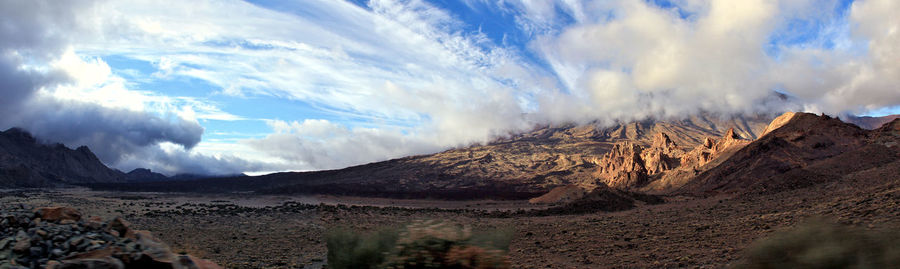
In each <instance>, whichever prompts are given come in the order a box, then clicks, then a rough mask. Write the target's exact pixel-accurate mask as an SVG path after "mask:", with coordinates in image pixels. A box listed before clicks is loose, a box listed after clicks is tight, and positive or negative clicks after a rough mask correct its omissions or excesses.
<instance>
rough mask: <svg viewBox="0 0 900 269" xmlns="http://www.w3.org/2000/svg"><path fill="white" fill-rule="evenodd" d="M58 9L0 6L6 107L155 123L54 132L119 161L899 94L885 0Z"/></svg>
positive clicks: (359, 146) (340, 150)
mask: <svg viewBox="0 0 900 269" xmlns="http://www.w3.org/2000/svg"><path fill="white" fill-rule="evenodd" d="M67 4H69V5H72V6H73V7H77V8H69V9H66V8H63V9H56V8H55V7H52V5H51V4H50V3H49V2H43V1H33V2H14V3H4V4H3V5H4V9H3V10H4V11H8V10H16V9H20V10H23V11H21V12H6V13H10V14H5V13H4V15H9V16H8V17H5V18H6V20H7V21H10V22H11V23H12V25H16V26H17V27H13V28H4V29H6V30H4V31H7V32H2V33H3V35H4V36H9V37H11V38H9V39H3V40H0V45H2V48H4V53H5V55H4V57H6V58H4V59H5V60H4V62H3V63H4V64H5V65H0V71H2V72H0V73H2V75H4V76H5V77H8V78H9V79H7V80H4V81H2V82H0V83H5V85H8V87H11V88H22V89H26V88H27V89H31V90H29V91H27V92H25V93H24V94H23V92H12V91H11V92H9V96H12V97H14V98H13V99H5V100H0V104H4V105H6V106H5V107H6V108H7V109H9V110H11V111H19V110H17V109H19V108H12V107H21V104H24V103H25V102H24V101H23V100H26V99H29V100H30V99H31V98H32V97H33V96H39V97H35V98H42V100H52V101H53V102H55V103H76V102H78V103H79V104H82V105H81V106H84V107H87V106H89V107H91V108H96V109H95V111H98V113H96V114H84V115H85V117H99V118H104V117H108V116H103V115H108V114H110V113H106V112H108V111H115V112H117V113H111V114H116V115H118V114H122V115H133V116H134V117H129V119H133V120H134V121H136V122H155V123H154V124H151V125H150V126H149V127H147V128H144V129H141V128H135V126H133V125H128V124H122V123H121V122H119V121H118V120H110V121H108V122H109V123H110V124H108V126H105V127H103V128H100V129H103V130H108V131H105V133H104V134H105V135H111V136H114V137H122V138H123V139H124V140H123V141H127V142H128V143H126V144H127V145H130V146H127V147H114V146H109V145H104V144H103V143H99V142H91V141H93V140H91V139H86V138H84V137H91V134H92V133H91V132H88V131H87V130H83V131H82V132H77V133H73V134H72V136H71V137H65V136H61V135H60V134H57V133H54V132H45V134H48V136H51V137H52V138H57V139H60V138H62V139H65V140H67V141H73V142H77V143H87V144H88V145H89V146H91V148H95V147H96V148H97V150H98V151H101V152H104V151H108V152H111V153H110V154H108V155H107V154H103V155H104V156H107V157H104V161H106V162H108V163H111V164H113V165H116V166H117V167H120V168H123V169H126V168H131V167H139V166H141V163H145V164H147V165H149V166H152V167H157V168H158V169H161V170H162V171H166V172H170V173H177V172H186V171H201V172H204V173H233V172H235V171H278V170H312V169H325V168H338V167H342V166H347V165H353V164H360V163H365V162H370V161H377V160H384V159H387V158H393V157H401V156H405V155H409V154H421V153H430V152H435V151H439V150H443V149H447V148H451V147H457V146H465V145H470V144H472V143H483V142H487V141H491V140H492V139H495V138H497V137H499V136H503V135H507V134H509V133H514V132H519V131H523V130H526V129H528V128H532V127H533V126H534V125H535V124H538V123H541V124H543V123H557V122H572V121H574V122H581V123H585V122H592V121H593V122H599V123H601V124H603V123H611V122H615V121H621V120H633V119H643V118H648V117H681V116H685V115H689V114H692V113H696V112H700V111H708V112H715V113H721V114H742V113H757V112H765V111H777V110H781V109H801V110H808V111H816V112H827V113H842V112H847V111H850V112H856V113H864V112H866V111H875V110H883V109H884V108H885V107H892V106H897V105H898V104H900V96H898V95H897V94H896V89H895V86H894V85H897V84H898V83H897V82H900V81H897V79H898V78H900V73H898V72H900V71H898V70H900V68H898V65H897V63H898V62H897V61H895V60H893V59H898V58H900V56H898V49H897V48H900V41H898V37H897V35H898V34H897V31H893V30H892V29H895V28H897V27H900V22H898V21H897V18H895V17H896V16H893V14H892V13H891V12H890V11H892V10H897V9H898V6H897V3H895V1H890V0H861V1H855V2H852V3H849V2H846V1H838V0H835V1H831V0H821V1H819V0H809V1H778V0H750V1H728V0H708V1H694V0H671V1H637V0H621V1H577V0H565V1H517V0H503V1H478V0H469V1H464V2H462V3H461V4H460V5H458V6H454V5H453V4H454V3H444V2H429V1H424V0H371V1H366V2H365V3H362V4H353V3H349V2H345V1H331V0H328V1H325V0H321V1H318V0H313V1H297V2H280V3H279V2H264V3H248V2H243V1H171V2H165V3H161V2H159V1H127V2H126V1H83V2H67ZM7 7H9V8H7ZM472 12H474V13H476V14H480V15H479V16H480V17H479V16H472ZM484 16H493V17H492V18H494V17H495V18H496V20H505V19H508V20H509V21H504V22H497V23H496V24H490V25H483V24H484V23H493V21H491V20H485V19H484ZM473 17H475V19H473ZM9 29H13V30H9ZM26 30H28V31H26ZM35 33H37V34H35ZM48 33H49V34H48ZM113 58H115V59H124V60H125V61H124V62H125V63H118V62H117V63H115V64H112V62H111V60H110V59H113ZM137 65H140V66H137ZM776 91H777V92H781V93H786V94H788V95H790V96H792V99H790V101H789V102H785V101H784V100H781V99H779V98H775V97H774V96H775V95H774V94H773V93H774V92H776ZM23 96H26V97H27V98H26V97H23ZM8 100H13V101H8ZM4 102H5V103H4ZM0 109H3V108H0ZM99 112H104V113H99ZM119 112H121V113H119ZM126 112H127V113H126ZM111 114H110V115H111ZM34 115H39V114H34ZM31 118H34V119H36V120H37V121H35V122H38V123H40V122H53V121H51V120H48V119H52V117H49V116H46V115H45V116H33V117H31ZM99 122H104V121H99ZM113 123H118V124H113ZM10 124H11V123H9V122H7V123H6V125H10ZM222 126H228V127H222ZM198 127H199V128H198ZM129 128H130V129H129ZM204 128H216V129H215V131H213V132H208V133H204V131H203V130H204ZM129 130H138V131H137V132H140V133H143V134H148V136H149V137H151V138H149V139H148V138H144V137H142V136H140V135H133V136H130V134H131V133H130V131H129ZM235 133H241V134H235ZM248 133H249V134H252V135H247V134H248ZM173 145H175V146H173ZM116 152H118V153H120V154H113V153H116ZM238 156H240V157H238ZM195 164H196V165H195ZM203 167H206V168H203Z"/></svg>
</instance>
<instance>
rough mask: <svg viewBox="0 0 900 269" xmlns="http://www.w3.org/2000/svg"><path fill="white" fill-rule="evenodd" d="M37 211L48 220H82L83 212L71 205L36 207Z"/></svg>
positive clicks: (39, 215)
mask: <svg viewBox="0 0 900 269" xmlns="http://www.w3.org/2000/svg"><path fill="white" fill-rule="evenodd" d="M35 213H37V216H38V217H40V218H41V219H43V220H46V221H62V220H73V221H79V220H81V212H78V210H75V209H74V208H71V207H61V206H58V207H42V208H38V209H36V210H35Z"/></svg>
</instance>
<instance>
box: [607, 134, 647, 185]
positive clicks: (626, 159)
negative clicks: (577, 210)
mask: <svg viewBox="0 0 900 269" xmlns="http://www.w3.org/2000/svg"><path fill="white" fill-rule="evenodd" d="M642 151H643V148H642V147H641V146H639V145H637V144H634V143H632V142H630V141H625V142H620V143H616V144H615V145H613V147H612V149H610V151H609V152H608V153H606V155H605V156H603V159H601V160H600V163H599V165H600V168H599V169H598V171H597V177H599V178H600V179H601V180H602V181H603V182H604V183H605V184H606V185H607V186H610V187H613V188H619V189H628V188H632V187H635V186H641V185H643V184H645V183H647V179H648V178H649V177H648V173H647V168H646V167H645V166H644V160H643V158H641V152H642Z"/></svg>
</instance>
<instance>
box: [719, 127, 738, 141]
mask: <svg viewBox="0 0 900 269" xmlns="http://www.w3.org/2000/svg"><path fill="white" fill-rule="evenodd" d="M722 138H724V139H741V136H740V135H737V134H735V133H734V128H728V131H727V132H725V135H724V136H722Z"/></svg>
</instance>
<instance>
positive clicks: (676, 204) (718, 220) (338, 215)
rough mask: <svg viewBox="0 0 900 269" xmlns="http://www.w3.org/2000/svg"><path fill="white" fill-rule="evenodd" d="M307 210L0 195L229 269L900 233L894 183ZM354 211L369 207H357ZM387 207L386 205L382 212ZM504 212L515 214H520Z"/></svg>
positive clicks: (551, 264) (666, 257)
mask: <svg viewBox="0 0 900 269" xmlns="http://www.w3.org/2000/svg"><path fill="white" fill-rule="evenodd" d="M311 201H312V202H315V201H318V200H315V199H312V200H310V198H308V197H269V196H237V195H220V196H215V195H214V196H209V195H205V196H191V195H182V194H159V193H138V194H136V193H109V192H92V191H86V190H83V189H63V190H56V191H5V192H0V203H2V204H6V205H16V204H26V205H28V206H35V207H37V206H49V205H62V206H72V207H75V208H79V209H80V210H82V212H83V213H84V214H85V215H86V216H100V217H103V218H104V219H110V218H113V217H116V216H122V217H124V218H125V219H128V220H129V221H131V222H132V223H133V227H135V228H136V229H144V230H150V231H152V232H153V234H154V236H156V237H158V238H159V239H161V240H162V241H164V242H166V243H168V244H169V245H170V246H171V247H172V249H173V251H175V252H187V253H191V254H194V255H196V256H198V257H203V258H206V259H210V260H212V261H214V262H216V263H218V264H220V265H222V266H225V267H226V268H304V267H306V268H318V267H321V265H322V264H323V262H324V259H325V256H326V249H325V243H324V240H323V238H322V235H323V233H324V231H325V230H326V229H327V228H328V227H333V226H350V227H354V228H356V229H359V230H361V231H366V230H372V229H375V228H377V227H380V226H397V225H403V224H405V223H408V222H410V221H412V220H417V219H446V220H451V221H455V222H459V223H463V224H468V225H472V226H473V227H474V228H475V229H481V228H483V229H488V228H506V229H514V230H515V233H514V238H513V241H512V245H511V250H510V255H511V260H512V263H513V266H514V267H515V268H648V267H657V268H679V267H684V268H721V267H726V266H727V265H728V264H731V263H733V262H735V261H736V260H738V259H740V257H741V254H742V251H743V249H745V248H747V247H748V246H750V245H751V244H752V243H753V242H754V241H756V240H758V239H760V238H763V237H765V236H768V235H770V234H772V233H773V232H775V231H779V230H785V229H789V228H790V227H792V226H794V225H796V224H798V223H800V222H802V221H803V220H805V219H808V218H810V217H823V218H826V219H830V220H833V221H835V222H839V223H844V224H848V225H854V226H859V227H864V228H868V229H879V228H885V229H897V228H900V182H898V180H891V179H888V180H884V181H882V182H878V183H872V184H830V185H820V186H815V187H812V188H806V189H801V190H793V191H787V192H781V193H775V194H760V195H731V196H717V197H713V198H705V199H691V198H683V197H670V198H669V202H668V203H666V204H662V205H643V206H640V207H638V208H636V209H632V210H628V211H622V212H615V213H594V214H583V215H558V216H545V217H532V216H528V215H513V216H509V215H504V214H495V213H489V212H485V211H475V210H471V208H472V207H473V205H474V204H472V202H457V203H465V204H467V205H469V206H468V207H466V206H465V205H461V204H455V205H454V204H453V202H441V203H437V204H439V205H447V204H450V205H451V206H441V207H442V208H445V209H436V208H418V209H410V208H398V207H366V206H334V205H320V204H315V203H309V202H311ZM360 201H364V199H355V200H354V202H353V204H357V205H358V204H363V202H360ZM385 203H388V204H390V203H393V202H385V201H381V202H379V205H385ZM487 203H490V202H479V204H487ZM330 204H334V203H330ZM395 204H403V205H404V206H407V207H408V206H415V204H416V202H410V201H396V203H395ZM434 204H435V203H429V205H428V206H434ZM496 204H497V203H495V204H494V205H496ZM501 204H502V203H501ZM518 204H520V203H518ZM507 205H508V206H509V207H508V208H507V209H515V208H514V207H515V205H517V203H507ZM467 208H468V209H467ZM495 209H496V208H495Z"/></svg>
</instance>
